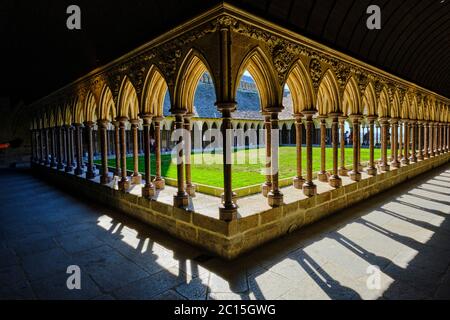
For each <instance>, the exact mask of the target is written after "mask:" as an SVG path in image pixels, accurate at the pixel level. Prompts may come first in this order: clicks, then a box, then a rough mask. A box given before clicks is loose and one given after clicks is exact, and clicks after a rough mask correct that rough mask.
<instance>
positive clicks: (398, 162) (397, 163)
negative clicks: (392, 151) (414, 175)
mask: <svg viewBox="0 0 450 320" xmlns="http://www.w3.org/2000/svg"><path fill="white" fill-rule="evenodd" d="M391 166H392V167H393V168H400V161H398V160H397V161H392V162H391Z"/></svg>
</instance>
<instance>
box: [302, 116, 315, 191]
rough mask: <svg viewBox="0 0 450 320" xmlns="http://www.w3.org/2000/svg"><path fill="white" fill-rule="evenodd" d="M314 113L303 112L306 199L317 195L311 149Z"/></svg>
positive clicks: (304, 189) (304, 187)
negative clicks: (304, 121)
mask: <svg viewBox="0 0 450 320" xmlns="http://www.w3.org/2000/svg"><path fill="white" fill-rule="evenodd" d="M315 113H316V111H313V110H311V111H303V114H304V116H305V117H306V181H305V183H304V184H303V193H304V194H305V196H307V197H312V196H315V195H316V194H317V186H316V185H315V184H314V182H313V154H312V152H313V148H312V135H313V126H314V123H313V116H314V114H315Z"/></svg>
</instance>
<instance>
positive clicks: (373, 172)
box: [367, 167, 378, 176]
mask: <svg viewBox="0 0 450 320" xmlns="http://www.w3.org/2000/svg"><path fill="white" fill-rule="evenodd" d="M377 173H378V172H377V168H374V167H368V168H367V174H368V175H369V176H376V175H377Z"/></svg>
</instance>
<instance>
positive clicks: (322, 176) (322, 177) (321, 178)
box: [317, 171, 328, 182]
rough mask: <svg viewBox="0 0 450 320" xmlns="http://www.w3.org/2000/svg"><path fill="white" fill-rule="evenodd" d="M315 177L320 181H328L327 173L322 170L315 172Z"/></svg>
mask: <svg viewBox="0 0 450 320" xmlns="http://www.w3.org/2000/svg"><path fill="white" fill-rule="evenodd" d="M317 179H318V180H319V181H320V182H328V174H327V173H326V172H324V171H321V172H319V173H318V174H317Z"/></svg>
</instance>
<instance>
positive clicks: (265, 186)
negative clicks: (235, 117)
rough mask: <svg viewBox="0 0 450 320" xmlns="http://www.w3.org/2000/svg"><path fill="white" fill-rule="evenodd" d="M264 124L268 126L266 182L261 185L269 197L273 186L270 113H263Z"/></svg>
mask: <svg viewBox="0 0 450 320" xmlns="http://www.w3.org/2000/svg"><path fill="white" fill-rule="evenodd" d="M263 116H264V124H265V127H266V131H265V140H266V182H264V184H263V185H262V187H261V190H262V195H263V196H264V197H267V195H268V194H269V191H270V189H271V188H272V180H271V175H270V167H271V164H270V159H271V158H272V155H271V153H272V124H271V122H270V114H268V113H263Z"/></svg>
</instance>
